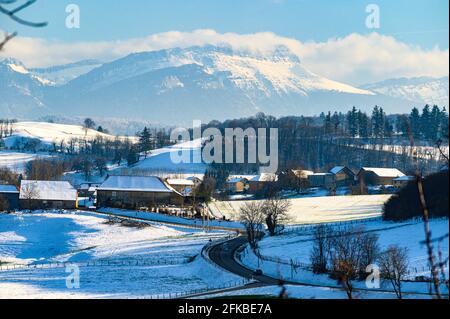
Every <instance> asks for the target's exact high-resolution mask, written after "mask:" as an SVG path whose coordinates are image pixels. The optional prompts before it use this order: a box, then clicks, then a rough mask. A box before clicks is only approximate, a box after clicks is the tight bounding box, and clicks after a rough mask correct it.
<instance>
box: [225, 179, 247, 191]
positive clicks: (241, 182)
mask: <svg viewBox="0 0 450 319" xmlns="http://www.w3.org/2000/svg"><path fill="white" fill-rule="evenodd" d="M250 178H253V176H251V177H250V176H236V175H230V176H229V177H228V179H227V182H226V183H225V187H226V190H227V191H229V192H231V193H243V192H246V191H248V189H249V187H250V186H249V179H250Z"/></svg>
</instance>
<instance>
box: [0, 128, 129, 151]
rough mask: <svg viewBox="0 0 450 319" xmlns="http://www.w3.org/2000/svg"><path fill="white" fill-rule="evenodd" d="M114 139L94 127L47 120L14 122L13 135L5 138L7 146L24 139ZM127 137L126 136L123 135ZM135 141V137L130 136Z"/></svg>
mask: <svg viewBox="0 0 450 319" xmlns="http://www.w3.org/2000/svg"><path fill="white" fill-rule="evenodd" d="M98 136H100V137H102V138H104V139H111V140H112V139H114V138H115V137H114V136H112V135H109V134H105V133H101V132H98V131H96V130H93V129H86V128H84V127H82V126H81V125H66V124H56V123H47V122H18V123H14V124H13V135H12V136H10V137H6V138H5V146H7V147H13V146H14V145H15V143H17V142H18V141H20V140H22V139H39V140H40V141H41V142H42V143H43V144H46V145H50V144H52V143H56V144H60V143H61V142H63V143H67V142H69V141H70V140H72V139H79V140H84V139H86V140H92V139H95V138H96V137H98ZM122 138H125V137H122ZM130 139H131V140H132V141H135V138H134V137H130Z"/></svg>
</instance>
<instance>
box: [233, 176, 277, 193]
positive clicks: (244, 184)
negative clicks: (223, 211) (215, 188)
mask: <svg viewBox="0 0 450 319" xmlns="http://www.w3.org/2000/svg"><path fill="white" fill-rule="evenodd" d="M277 180H278V176H277V175H276V174H269V173H262V174H259V175H230V176H229V177H228V180H227V182H226V188H227V190H228V191H230V192H232V193H243V192H249V193H252V194H255V193H257V192H258V191H260V190H262V189H263V188H264V187H266V186H267V185H269V184H270V183H273V182H276V181H277Z"/></svg>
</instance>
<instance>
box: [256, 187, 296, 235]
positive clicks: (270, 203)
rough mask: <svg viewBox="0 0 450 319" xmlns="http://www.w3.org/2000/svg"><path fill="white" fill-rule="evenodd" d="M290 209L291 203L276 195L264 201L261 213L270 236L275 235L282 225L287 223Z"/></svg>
mask: <svg viewBox="0 0 450 319" xmlns="http://www.w3.org/2000/svg"><path fill="white" fill-rule="evenodd" d="M290 208H291V202H290V201H289V200H287V199H284V198H281V197H280V196H278V195H277V196H274V197H272V198H269V199H267V200H265V201H264V204H263V212H264V216H265V221H266V225H267V230H268V231H269V234H270V236H275V235H277V234H278V233H279V232H280V231H281V230H282V226H283V224H285V223H287V222H288V221H289V219H290V218H289V215H288V211H289V209H290Z"/></svg>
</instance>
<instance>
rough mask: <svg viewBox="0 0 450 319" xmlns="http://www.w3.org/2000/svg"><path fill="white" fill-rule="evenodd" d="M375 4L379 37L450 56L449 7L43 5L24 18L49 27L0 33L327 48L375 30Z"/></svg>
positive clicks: (42, 1) (263, 2)
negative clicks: (208, 38) (210, 37)
mask: <svg viewBox="0 0 450 319" xmlns="http://www.w3.org/2000/svg"><path fill="white" fill-rule="evenodd" d="M69 3H74V4H78V5H79V7H80V9H81V28H80V29H67V28H65V24H64V23H65V18H66V13H65V7H66V5H67V4H69ZM370 3H375V4H377V5H378V6H379V7H380V10H381V12H380V13H381V16H380V17H381V28H380V29H379V30H376V31H377V32H378V33H381V34H384V35H392V36H395V38H396V39H398V40H399V41H402V42H405V43H408V44H411V45H418V46H420V47H421V48H424V49H430V48H433V47H435V46H439V48H441V49H448V43H449V42H448V24H449V18H448V10H449V1H448V0H369V1H363V0H340V1H337V0H316V1H314V0H158V1H157V0H130V1H115V0H57V1H56V0H38V3H37V4H35V5H34V6H33V7H31V8H29V9H27V11H26V12H24V13H23V15H22V16H23V17H26V18H29V19H31V20H45V21H48V22H49V26H48V27H47V28H45V29H39V30H35V29H30V28H26V27H17V26H16V25H15V24H14V23H12V22H10V21H9V20H7V19H6V18H4V17H1V18H0V19H1V20H0V28H1V29H6V30H15V29H17V30H18V31H19V32H20V34H21V35H22V36H33V37H40V38H45V39H49V40H59V41H64V42H72V41H109V40H118V39H122V40H123V39H128V38H136V37H142V36H146V35H149V34H153V33H160V32H165V31H172V30H178V31H192V30H195V29H204V28H207V29H214V30H216V31H217V32H220V33H224V32H235V33H239V34H247V33H255V32H262V31H271V32H274V33H276V34H278V35H281V36H285V37H290V38H295V39H298V40H300V41H310V40H314V41H325V40H327V39H329V38H333V37H343V36H346V35H348V34H351V33H359V34H367V33H369V32H371V31H373V30H368V29H367V28H366V26H365V19H366V16H367V13H366V12H365V8H366V6H367V5H368V4H370Z"/></svg>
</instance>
